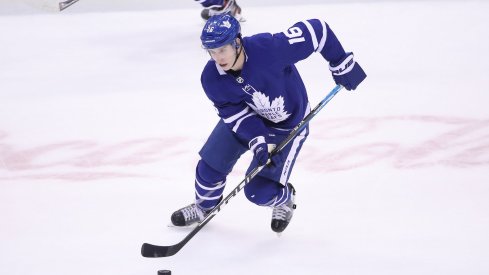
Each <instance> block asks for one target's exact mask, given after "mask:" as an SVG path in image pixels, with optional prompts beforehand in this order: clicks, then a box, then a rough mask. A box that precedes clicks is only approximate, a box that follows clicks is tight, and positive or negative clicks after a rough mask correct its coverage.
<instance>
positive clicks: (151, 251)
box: [141, 85, 343, 258]
mask: <svg viewBox="0 0 489 275" xmlns="http://www.w3.org/2000/svg"><path fill="white" fill-rule="evenodd" d="M341 88H343V87H342V86H341V85H336V87H334V88H333V90H331V92H329V94H328V95H327V96H326V97H325V98H324V99H323V100H321V102H319V104H318V105H317V106H316V107H315V108H314V109H313V110H312V111H311V112H310V113H309V114H308V115H307V116H306V117H305V118H304V119H303V120H302V121H301V122H299V124H298V125H297V126H295V127H294V129H293V130H292V131H291V132H290V134H289V135H288V136H287V137H286V138H285V140H284V141H282V142H281V143H280V144H279V145H278V146H277V147H276V148H275V149H274V150H273V151H272V152H271V153H270V154H271V155H274V154H276V153H277V152H279V151H281V150H282V149H283V148H284V147H285V146H287V144H289V142H290V141H291V140H292V139H294V138H295V137H296V136H297V135H298V134H299V133H300V132H301V131H302V130H304V128H305V127H306V125H307V124H308V123H309V121H311V119H312V118H313V117H314V116H316V114H317V113H318V112H319V111H320V110H321V109H322V108H323V107H324V106H325V105H326V104H327V103H328V102H329V101H330V100H331V99H332V98H333V97H334V96H335V95H336V94H337V93H338V92H339V91H340V90H341ZM264 167H265V165H262V166H258V167H256V168H254V169H253V170H251V172H250V173H248V175H246V176H245V178H244V180H243V181H241V182H240V183H239V184H238V186H236V188H234V189H233V191H231V192H230V193H229V194H228V195H227V196H226V198H224V199H223V200H222V201H221V202H220V203H219V204H218V205H217V206H216V207H215V208H214V209H213V210H212V211H211V212H210V213H209V214H208V215H207V216H206V217H205V218H204V219H203V220H202V221H201V222H200V223H199V224H198V225H197V227H195V228H194V229H193V230H192V231H191V232H190V233H189V234H188V235H187V236H186V237H185V238H184V239H183V240H182V241H180V242H179V243H177V244H174V245H168V246H159V245H154V244H149V243H144V244H143V246H142V247H141V255H143V257H147V258H158V257H169V256H173V255H175V254H176V253H177V252H178V251H180V249H182V247H184V246H185V244H186V243H187V242H188V241H190V239H192V237H193V236H194V235H195V234H197V232H199V231H200V230H201V229H202V228H203V227H204V226H205V225H206V224H207V223H208V222H209V221H210V220H211V219H212V218H214V216H215V215H216V214H217V213H219V212H220V211H221V209H222V208H223V207H224V206H225V205H227V203H228V202H229V201H230V200H231V199H232V198H233V197H234V196H236V194H238V192H239V191H241V189H243V187H244V186H245V185H246V184H247V183H248V182H250V180H251V179H253V178H254V177H255V176H256V174H258V173H259V172H260V171H261V170H262V169H263V168H264Z"/></svg>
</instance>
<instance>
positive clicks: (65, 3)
mask: <svg viewBox="0 0 489 275" xmlns="http://www.w3.org/2000/svg"><path fill="white" fill-rule="evenodd" d="M78 1H79V0H66V1H62V2H59V11H62V10H64V9H66V8H67V7H69V6H71V5H73V4H75V3H76V2H78Z"/></svg>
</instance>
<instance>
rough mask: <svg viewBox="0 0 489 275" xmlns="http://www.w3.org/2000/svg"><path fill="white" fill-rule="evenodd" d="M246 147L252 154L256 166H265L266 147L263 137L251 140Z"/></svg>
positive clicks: (266, 157)
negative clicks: (256, 163)
mask: <svg viewBox="0 0 489 275" xmlns="http://www.w3.org/2000/svg"><path fill="white" fill-rule="evenodd" d="M248 146H249V147H250V150H251V152H253V157H254V158H255V159H256V161H257V162H258V165H260V166H262V165H265V164H267V161H268V146H267V143H266V142H265V137H263V136H259V137H256V138H254V139H252V140H251V141H250V142H249V144H248Z"/></svg>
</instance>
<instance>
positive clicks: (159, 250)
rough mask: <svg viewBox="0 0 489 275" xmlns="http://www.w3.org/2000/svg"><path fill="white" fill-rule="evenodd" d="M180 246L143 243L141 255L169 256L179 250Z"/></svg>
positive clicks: (153, 256)
mask: <svg viewBox="0 0 489 275" xmlns="http://www.w3.org/2000/svg"><path fill="white" fill-rule="evenodd" d="M180 248H181V246H180V245H178V244H176V245H170V246H160V245H154V244H149V243H143V245H142V246H141V255H142V256H143V257H146V258H161V257H170V256H173V255H175V254H177V252H178V251H179V250H180Z"/></svg>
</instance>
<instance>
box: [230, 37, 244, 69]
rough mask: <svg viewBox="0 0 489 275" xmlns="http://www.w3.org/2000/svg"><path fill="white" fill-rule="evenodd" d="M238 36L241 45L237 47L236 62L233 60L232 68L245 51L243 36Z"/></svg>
mask: <svg viewBox="0 0 489 275" xmlns="http://www.w3.org/2000/svg"><path fill="white" fill-rule="evenodd" d="M238 38H239V47H235V49H236V58H235V59H234V62H233V65H231V68H233V67H234V65H235V64H236V62H237V61H238V58H239V56H240V55H241V52H243V43H242V40H241V37H238ZM238 49H239V52H238Z"/></svg>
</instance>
